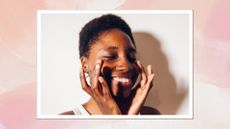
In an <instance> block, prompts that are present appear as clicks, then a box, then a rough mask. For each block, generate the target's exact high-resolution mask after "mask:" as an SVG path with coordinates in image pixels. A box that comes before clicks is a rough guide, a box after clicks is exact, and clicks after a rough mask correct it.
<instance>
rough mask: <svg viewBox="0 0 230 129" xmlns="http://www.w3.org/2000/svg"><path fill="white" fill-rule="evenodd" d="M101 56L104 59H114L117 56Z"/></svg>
mask: <svg viewBox="0 0 230 129" xmlns="http://www.w3.org/2000/svg"><path fill="white" fill-rule="evenodd" d="M103 58H104V59H106V60H115V59H116V58H117V57H116V56H104V57H103Z"/></svg>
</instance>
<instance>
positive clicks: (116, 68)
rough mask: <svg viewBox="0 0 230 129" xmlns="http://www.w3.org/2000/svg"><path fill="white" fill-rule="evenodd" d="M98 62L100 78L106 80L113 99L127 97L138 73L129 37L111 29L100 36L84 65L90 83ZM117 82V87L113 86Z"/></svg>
mask: <svg viewBox="0 0 230 129" xmlns="http://www.w3.org/2000/svg"><path fill="white" fill-rule="evenodd" d="M98 60H102V62H103V63H102V67H101V76H103V77H104V79H105V80H106V82H107V84H108V86H109V89H110V92H111V94H112V95H113V96H114V97H122V98H125V97H128V96H129V94H130V93H131V89H132V87H133V86H134V84H135V82H136V80H137V77H138V73H139V72H138V71H139V70H138V66H137V64H136V49H135V47H134V44H133V43H132V41H131V39H130V37H129V36H128V35H127V34H126V33H124V32H123V31H121V30H119V29H111V30H108V31H106V32H104V33H103V34H102V35H100V37H99V38H98V40H96V41H95V43H94V44H93V45H92V46H91V48H90V51H89V57H88V58H87V59H86V62H87V63H84V64H85V65H87V66H86V67H87V71H88V74H89V77H90V82H92V77H93V72H94V68H95V65H96V62H97V61H98ZM117 82H118V86H114V84H117ZM91 84H92V83H91Z"/></svg>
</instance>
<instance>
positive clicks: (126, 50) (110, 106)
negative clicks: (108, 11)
mask: <svg viewBox="0 0 230 129" xmlns="http://www.w3.org/2000/svg"><path fill="white" fill-rule="evenodd" d="M81 63H82V68H81V70H80V71H81V72H80V78H81V84H82V88H83V90H84V91H85V92H87V93H88V94H89V95H90V96H91V99H90V100H89V101H88V102H86V103H85V104H83V106H84V108H85V109H86V110H87V111H88V112H89V113H90V114H91V115H102V114H103V115H119V114H128V115H137V114H138V113H140V111H142V110H143V109H144V108H143V104H144V102H145V100H146V97H147V95H148V93H149V91H150V89H151V88H152V81H153V78H154V73H153V72H152V67H151V65H148V66H147V73H146V72H145V69H144V67H143V66H142V64H141V62H140V61H137V60H136V48H135V47H134V45H133V43H132V41H131V40H130V37H129V36H128V35H127V34H126V33H124V32H123V31H121V30H119V29H110V30H108V31H106V32H103V33H102V34H101V35H100V36H99V38H98V39H97V40H96V41H94V44H93V45H92V46H91V48H90V51H89V56H88V57H84V56H83V57H82V58H81ZM85 73H87V74H88V75H89V78H90V84H87V82H86V78H85V76H84V74H85ZM138 75H139V76H140V81H138V85H137V86H136V87H135V88H133V86H134V84H135V82H136V81H137V78H138ZM116 77H117V78H126V79H128V80H129V81H127V83H124V82H122V81H121V80H120V81H119V80H115V79H114V78H116ZM132 88H133V89H132ZM148 109H149V108H148ZM63 114H64V115H68V114H72V112H66V113H63Z"/></svg>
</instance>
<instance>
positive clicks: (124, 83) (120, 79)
mask: <svg viewBox="0 0 230 129" xmlns="http://www.w3.org/2000/svg"><path fill="white" fill-rule="evenodd" d="M112 81H116V82H118V84H120V85H121V86H130V85H131V83H132V79H130V78H128V77H113V78H112Z"/></svg>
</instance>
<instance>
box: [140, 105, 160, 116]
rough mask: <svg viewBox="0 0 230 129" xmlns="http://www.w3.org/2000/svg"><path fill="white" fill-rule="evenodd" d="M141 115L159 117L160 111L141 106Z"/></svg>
mask: <svg viewBox="0 0 230 129" xmlns="http://www.w3.org/2000/svg"><path fill="white" fill-rule="evenodd" d="M140 113H141V115H160V114H161V113H160V111H159V110H157V109H156V108H153V107H149V106H143V107H142V108H141V110H140Z"/></svg>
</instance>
